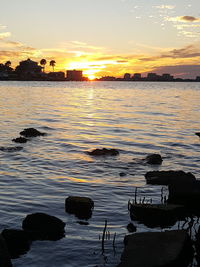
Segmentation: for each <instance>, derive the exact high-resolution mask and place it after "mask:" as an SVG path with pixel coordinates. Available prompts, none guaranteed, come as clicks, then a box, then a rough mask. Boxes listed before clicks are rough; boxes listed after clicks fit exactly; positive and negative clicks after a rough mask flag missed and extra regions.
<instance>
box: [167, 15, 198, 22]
mask: <svg viewBox="0 0 200 267" xmlns="http://www.w3.org/2000/svg"><path fill="white" fill-rule="evenodd" d="M165 20H167V21H173V22H200V18H195V17H192V16H180V17H166V18H165Z"/></svg>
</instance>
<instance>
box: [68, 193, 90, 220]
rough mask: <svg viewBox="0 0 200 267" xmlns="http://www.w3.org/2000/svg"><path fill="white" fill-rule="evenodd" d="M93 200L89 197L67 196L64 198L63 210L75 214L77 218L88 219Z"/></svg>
mask: <svg viewBox="0 0 200 267" xmlns="http://www.w3.org/2000/svg"><path fill="white" fill-rule="evenodd" d="M93 208H94V201H93V200H92V199H91V198H89V197H77V196H69V197H68V198H66V200H65V211H66V212H68V213H72V214H75V215H76V217H78V218H79V219H86V220H87V219H90V218H91V216H92V210H93Z"/></svg>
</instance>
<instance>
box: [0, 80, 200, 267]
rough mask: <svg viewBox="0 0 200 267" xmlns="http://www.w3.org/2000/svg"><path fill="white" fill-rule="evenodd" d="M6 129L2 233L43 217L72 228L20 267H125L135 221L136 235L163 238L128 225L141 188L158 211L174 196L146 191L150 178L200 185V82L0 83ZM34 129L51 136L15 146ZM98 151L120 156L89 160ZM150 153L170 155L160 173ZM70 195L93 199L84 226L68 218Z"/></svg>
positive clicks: (0, 186)
mask: <svg viewBox="0 0 200 267" xmlns="http://www.w3.org/2000/svg"><path fill="white" fill-rule="evenodd" d="M0 123H1V126H0V148H1V150H0V218H1V219H0V231H2V230H4V229H22V221H23V220H24V218H25V217H26V216H27V215H28V214H31V213H36V212H43V213H47V214H49V215H53V216H56V217H58V218H60V219H61V220H63V221H64V222H65V223H66V227H65V237H63V238H62V239H60V240H57V241H33V243H32V245H31V248H30V250H29V251H27V253H25V254H23V255H21V256H20V257H18V258H16V259H13V260H12V263H13V266H14V267H26V266H29V267H114V266H117V265H118V263H119V262H120V257H121V253H122V251H123V247H124V244H123V240H124V237H125V235H127V234H129V232H128V230H127V225H128V224H129V223H130V222H132V223H133V224H134V225H135V226H136V228H137V232H146V231H164V230H165V229H161V228H159V227H157V228H148V227H147V226H145V225H144V224H142V223H140V222H138V221H136V220H135V221H132V220H131V218H130V214H129V211H128V202H129V201H132V200H133V199H134V195H135V190H136V188H137V197H138V199H144V198H145V201H150V200H151V201H152V202H153V203H160V201H161V190H162V192H163V194H164V195H166V196H167V194H168V190H167V187H164V189H162V187H161V186H155V185H154V186H153V185H147V184H146V180H145V174H146V172H148V171H153V170H183V171H185V172H191V173H192V174H194V175H195V176H196V178H197V179H199V178H200V157H199V155H200V138H199V137H198V136H196V135H195V132H200V83H197V82H196V83H195V82H193V83H192V82H191V83H187V82H94V81H91V82H31V81H30V82H26V81H24V82H20V81H1V82H0ZM30 127H32V128H36V129H38V130H39V131H41V132H45V133H46V135H45V136H41V137H35V138H31V140H29V141H28V142H27V143H25V144H17V143H14V142H12V139H13V138H16V137H19V132H20V131H22V130H23V129H24V128H30ZM17 146H21V147H22V149H21V150H18V149H15V147H17ZM2 148H3V149H2ZM96 148H108V149H110V148H114V149H117V150H118V151H119V153H120V154H119V155H118V156H110V157H109V156H107V157H94V156H90V155H88V154H87V151H92V150H93V149H96ZM152 153H159V154H160V155H161V156H162V157H163V162H162V165H149V164H146V163H145V161H144V158H145V157H146V156H147V155H149V154H152ZM69 196H82V197H90V198H92V199H93V201H94V210H93V212H92V217H91V218H90V219H88V220H87V221H84V224H82V221H83V220H82V221H81V222H80V219H79V218H77V217H76V216H75V215H73V214H68V213H66V212H65V199H66V198H67V197H69ZM138 201H139V200H138ZM105 221H107V235H106V238H105V240H104V242H103V244H104V251H103V250H102V234H103V229H104V226H105ZM179 223H180V222H179ZM178 227H180V225H178V224H175V225H174V226H173V227H172V229H177V228H178Z"/></svg>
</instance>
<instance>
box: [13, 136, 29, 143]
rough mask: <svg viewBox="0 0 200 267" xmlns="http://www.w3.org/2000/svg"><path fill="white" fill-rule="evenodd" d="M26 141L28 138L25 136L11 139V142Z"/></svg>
mask: <svg viewBox="0 0 200 267" xmlns="http://www.w3.org/2000/svg"><path fill="white" fill-rule="evenodd" d="M27 141H28V139H27V138H25V137H17V138H14V139H12V142H15V143H21V144H23V143H26V142H27Z"/></svg>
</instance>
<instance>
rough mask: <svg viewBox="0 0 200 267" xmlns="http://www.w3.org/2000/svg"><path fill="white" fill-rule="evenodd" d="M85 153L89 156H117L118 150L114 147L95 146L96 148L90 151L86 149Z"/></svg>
mask: <svg viewBox="0 0 200 267" xmlns="http://www.w3.org/2000/svg"><path fill="white" fill-rule="evenodd" d="M87 153H88V154H89V155H91V156H117V155H119V151H118V150H116V149H114V148H111V149H108V148H102V149H100V148H97V149H94V150H92V151H88V152H87Z"/></svg>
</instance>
